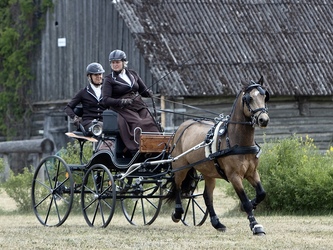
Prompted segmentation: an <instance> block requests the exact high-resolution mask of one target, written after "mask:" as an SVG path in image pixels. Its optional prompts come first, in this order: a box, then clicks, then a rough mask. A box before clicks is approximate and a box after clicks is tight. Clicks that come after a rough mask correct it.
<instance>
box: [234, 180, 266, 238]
mask: <svg viewBox="0 0 333 250" xmlns="http://www.w3.org/2000/svg"><path fill="white" fill-rule="evenodd" d="M229 180H230V182H231V183H232V185H233V187H234V189H235V191H236V193H237V195H238V197H239V199H240V201H241V203H242V207H243V209H244V211H245V212H246V214H247V218H248V220H249V222H250V229H251V231H252V232H253V234H254V235H264V234H265V231H264V228H263V226H262V225H260V224H258V222H257V221H256V219H255V217H254V214H253V209H254V208H255V205H254V204H256V205H257V204H258V202H260V201H262V200H263V197H264V195H262V193H261V192H260V195H259V196H258V194H257V195H256V198H255V199H254V201H251V200H250V199H249V198H248V196H247V195H246V193H245V191H244V187H243V183H242V180H241V178H239V177H237V178H234V179H229ZM260 186H261V185H259V187H260ZM257 187H258V186H257ZM259 187H258V188H256V190H257V189H258V190H260V188H259ZM261 189H262V187H261ZM262 190H263V189H262Z"/></svg>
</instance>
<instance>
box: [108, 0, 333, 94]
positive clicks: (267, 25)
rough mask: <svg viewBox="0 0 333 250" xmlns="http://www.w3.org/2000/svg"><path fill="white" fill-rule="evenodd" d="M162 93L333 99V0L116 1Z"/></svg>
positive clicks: (114, 1) (114, 0)
mask: <svg viewBox="0 0 333 250" xmlns="http://www.w3.org/2000/svg"><path fill="white" fill-rule="evenodd" d="M113 3H114V4H115V7H116V8H117V10H118V12H119V13H120V15H121V16H122V18H123V19H124V20H125V22H126V24H127V26H128V28H129V29H130V31H131V32H132V34H133V36H134V38H135V40H136V43H137V46H138V47H139V49H140V50H141V52H142V54H143V56H144V58H145V60H146V61H147V63H148V65H149V67H150V70H151V72H152V74H153V76H154V78H155V79H156V82H155V83H158V84H159V89H160V92H161V93H164V94H166V95H168V96H197V95H230V94H236V93H237V92H238V90H239V88H240V85H241V83H242V82H243V81H249V80H258V79H259V78H260V76H261V75H263V76H264V79H265V84H266V86H267V87H268V89H269V91H270V93H271V95H305V96H312V95H321V96H322V95H324V96H325V95H332V94H333V68H332V66H333V65H332V61H333V34H332V32H333V19H332V13H333V3H331V1H330V0H317V1H308V0H288V1H286V0H238V1H234V0H113Z"/></svg>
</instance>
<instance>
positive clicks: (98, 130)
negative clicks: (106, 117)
mask: <svg viewBox="0 0 333 250" xmlns="http://www.w3.org/2000/svg"><path fill="white" fill-rule="evenodd" d="M89 132H90V133H92V134H93V135H94V136H100V135H101V134H102V132H103V127H102V126H101V125H100V124H99V123H98V122H97V121H95V120H94V121H93V125H92V126H91V127H90V128H89Z"/></svg>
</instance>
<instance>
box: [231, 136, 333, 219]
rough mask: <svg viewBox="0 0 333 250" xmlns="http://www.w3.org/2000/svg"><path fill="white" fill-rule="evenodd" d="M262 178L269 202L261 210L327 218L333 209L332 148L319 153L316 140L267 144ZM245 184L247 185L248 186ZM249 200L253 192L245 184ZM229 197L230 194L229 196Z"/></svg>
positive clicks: (263, 156)
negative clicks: (327, 214) (325, 215)
mask: <svg viewBox="0 0 333 250" xmlns="http://www.w3.org/2000/svg"><path fill="white" fill-rule="evenodd" d="M262 150H263V154H262V155H261V157H260V163H259V174H260V176H261V181H262V185H263V187H264V189H265V190H266V192H267V195H266V198H265V200H264V202H263V203H262V204H260V205H259V207H258V208H260V211H261V210H265V211H267V212H271V213H272V212H273V213H280V214H326V213H331V212H332V209H333V189H332V186H333V161H332V160H333V148H331V149H330V150H329V151H328V152H327V153H326V154H322V153H320V151H319V150H317V148H316V146H315V145H314V144H313V140H312V139H310V138H309V137H306V138H305V140H304V139H302V138H301V137H296V136H293V137H290V138H287V139H283V140H276V141H274V142H271V143H265V144H264V145H263V147H262ZM245 183H246V184H245ZM244 186H245V190H246V192H247V194H248V195H249V198H252V197H254V195H255V192H254V190H253V188H252V187H251V186H250V185H249V184H248V183H247V181H245V182H244ZM228 193H230V192H228Z"/></svg>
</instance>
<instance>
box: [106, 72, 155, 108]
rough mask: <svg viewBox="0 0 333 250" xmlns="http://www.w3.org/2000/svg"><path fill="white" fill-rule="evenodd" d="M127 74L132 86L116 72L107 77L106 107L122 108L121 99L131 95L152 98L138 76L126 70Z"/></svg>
mask: <svg viewBox="0 0 333 250" xmlns="http://www.w3.org/2000/svg"><path fill="white" fill-rule="evenodd" d="M126 74H127V76H128V77H129V79H130V80H131V86H130V85H129V84H128V83H127V82H125V81H124V80H123V79H122V78H121V77H119V76H118V75H115V74H114V72H112V73H111V74H109V75H107V76H106V77H105V79H104V84H103V90H102V92H103V105H104V106H105V107H108V108H109V107H120V106H121V98H122V97H123V96H126V95H127V94H130V93H138V94H140V95H141V96H143V97H150V94H149V92H148V91H147V86H146V85H145V84H144V83H143V81H142V80H141V78H140V77H139V76H138V74H137V73H136V72H135V71H133V70H129V69H126Z"/></svg>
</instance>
